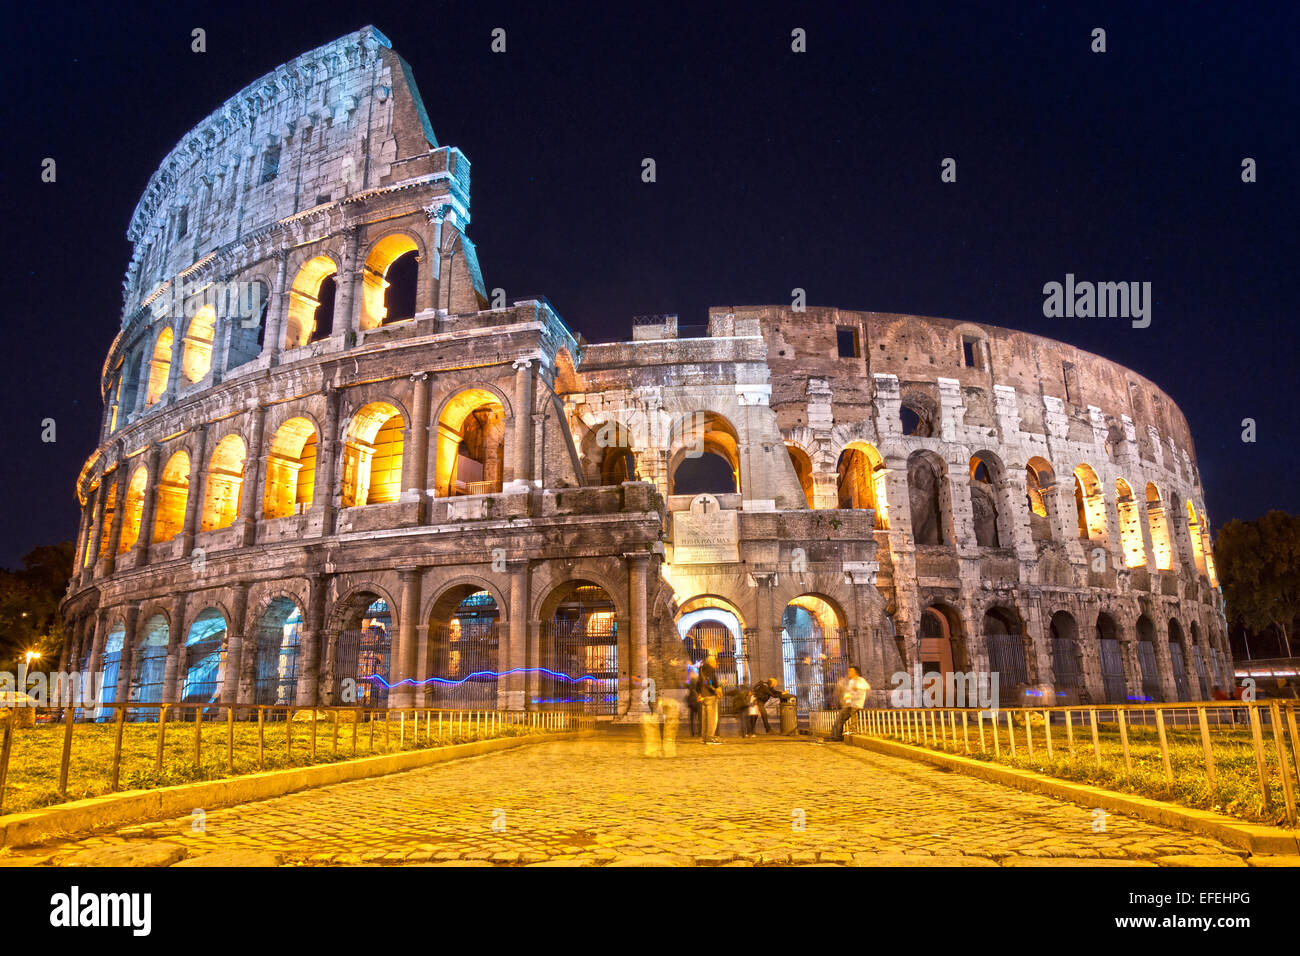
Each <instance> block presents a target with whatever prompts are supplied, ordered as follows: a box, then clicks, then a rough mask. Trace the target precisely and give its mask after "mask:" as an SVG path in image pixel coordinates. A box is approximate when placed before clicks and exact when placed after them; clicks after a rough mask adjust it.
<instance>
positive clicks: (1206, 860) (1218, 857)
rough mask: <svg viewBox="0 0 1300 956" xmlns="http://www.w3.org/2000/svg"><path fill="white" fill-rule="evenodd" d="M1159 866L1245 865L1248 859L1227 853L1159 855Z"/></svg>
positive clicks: (1156, 859) (1157, 860) (1157, 861)
mask: <svg viewBox="0 0 1300 956" xmlns="http://www.w3.org/2000/svg"><path fill="white" fill-rule="evenodd" d="M1155 862H1156V865H1158V866H1188V867H1199V866H1245V865H1246V861H1245V860H1243V859H1242V858H1241V857H1239V856H1230V855H1229V854H1227V853H1215V854H1205V853H1189V854H1186V855H1184V856H1158V857H1156V858H1155Z"/></svg>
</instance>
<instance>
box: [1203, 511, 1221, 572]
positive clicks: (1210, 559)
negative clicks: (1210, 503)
mask: <svg viewBox="0 0 1300 956" xmlns="http://www.w3.org/2000/svg"><path fill="white" fill-rule="evenodd" d="M1201 553H1202V554H1203V555H1204V556H1205V574H1206V576H1207V577H1209V579H1210V587H1212V588H1217V587H1218V586H1219V575H1218V572H1217V571H1216V570H1215V567H1214V548H1213V547H1212V545H1211V542H1210V522H1209V521H1207V520H1206V518H1205V512H1204V511H1202V512H1201Z"/></svg>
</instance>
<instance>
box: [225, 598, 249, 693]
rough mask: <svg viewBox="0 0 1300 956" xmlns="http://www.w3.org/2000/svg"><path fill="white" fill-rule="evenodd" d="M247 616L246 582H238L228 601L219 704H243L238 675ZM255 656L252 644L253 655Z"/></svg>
mask: <svg viewBox="0 0 1300 956" xmlns="http://www.w3.org/2000/svg"><path fill="white" fill-rule="evenodd" d="M247 614H248V582H247V581H240V582H239V583H238V584H236V585H235V589H234V594H233V595H232V596H231V600H230V620H229V621H227V622H226V648H225V651H226V654H225V660H224V661H223V662H222V665H221V702H222V703H223V704H244V703H248V701H247V700H246V699H245V698H244V696H243V695H242V694H243V688H242V687H241V685H240V674H241V672H242V666H241V665H242V664H243V658H244V618H245V617H246V616H247ZM256 655H257V648H256V644H254V648H253V655H252V656H254V657H255V656H256Z"/></svg>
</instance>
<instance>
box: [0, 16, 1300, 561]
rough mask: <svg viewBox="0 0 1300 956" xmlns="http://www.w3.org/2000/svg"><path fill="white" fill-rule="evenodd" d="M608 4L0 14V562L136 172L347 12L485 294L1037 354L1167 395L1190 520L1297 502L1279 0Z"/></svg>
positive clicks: (64, 454)
mask: <svg viewBox="0 0 1300 956" xmlns="http://www.w3.org/2000/svg"><path fill="white" fill-rule="evenodd" d="M608 6H617V7H618V8H620V10H621V9H622V8H624V7H626V8H627V12H611V11H610V10H590V11H584V10H581V9H580V8H576V6H575V9H574V12H572V13H564V12H563V9H564V8H563V7H562V6H561V5H557V4H551V3H530V4H520V5H517V6H508V5H501V4H487V3H482V4H479V3H475V4H455V5H446V4H439V3H419V4H413V3H402V4H393V5H388V4H378V3H371V4H359V3H349V4H340V3H328V2H317V3H312V4H310V5H309V6H305V7H303V8H301V9H298V8H295V7H294V6H293V5H292V4H288V3H274V4H270V3H265V2H263V3H256V4H241V3H222V4H204V5H201V6H197V7H192V8H190V7H187V6H186V5H184V4H167V5H166V6H159V7H158V9H157V10H156V11H153V10H148V9H147V8H142V9H140V10H129V11H128V10H121V11H117V10H113V11H109V10H94V11H93V12H91V11H89V10H87V9H75V8H64V9H57V8H56V7H55V6H54V5H51V4H35V3H28V4H23V5H21V6H20V7H16V8H10V10H9V11H8V13H7V15H6V24H5V29H4V31H3V40H2V41H0V42H2V43H3V57H2V58H0V70H2V71H3V75H4V92H5V95H4V97H3V106H2V107H0V109H3V122H4V126H3V128H4V130H5V132H6V134H7V136H6V139H7V142H8V146H7V148H6V149H5V150H3V154H2V156H0V163H2V164H3V170H4V179H3V182H4V193H5V199H6V202H5V207H6V208H5V210H4V214H3V217H2V218H0V222H3V226H0V228H3V229H4V232H5V235H4V243H3V248H4V250H5V257H4V265H5V269H4V273H3V276H4V289H5V291H6V297H7V300H8V302H9V308H8V317H7V318H8V322H7V328H6V330H5V339H4V348H3V354H2V355H0V370H2V374H0V402H3V408H4V409H5V411H6V414H5V416H4V419H3V421H4V433H3V434H4V448H3V452H4V454H3V455H0V488H2V489H3V490H4V495H3V498H0V565H5V566H11V567H12V566H17V564H18V563H19V561H20V559H21V557H22V555H23V554H24V553H26V552H27V551H29V550H30V549H31V548H33V547H35V546H37V545H41V544H47V543H53V542H55V541H58V540H61V539H64V538H71V537H73V536H74V535H75V533H76V529H77V521H78V517H79V515H78V508H77V503H76V499H75V492H74V487H73V486H74V481H75V478H76V475H77V473H78V471H79V469H80V467H81V465H82V463H83V462H84V460H85V458H86V457H87V456H88V455H89V453H90V452H91V451H92V450H93V448H94V447H95V442H96V435H97V431H98V427H99V423H100V418H101V414H102V406H101V400H100V397H99V393H98V375H99V371H100V367H101V365H102V363H103V360H104V356H105V354H106V352H107V350H108V347H109V345H110V343H111V342H112V340H113V337H114V335H115V334H116V333H117V330H118V328H119V324H120V321H121V305H122V299H121V282H122V276H123V273H124V272H125V269H126V265H127V263H128V261H129V258H130V253H131V250H130V246H129V244H128V243H127V241H126V238H125V232H126V227H127V221H128V219H129V217H130V215H131V212H132V210H133V209H134V208H135V204H136V202H137V200H138V199H139V197H140V193H141V191H142V190H143V189H144V186H145V184H146V183H147V181H148V179H149V177H150V175H151V174H152V173H153V172H154V170H155V168H156V167H157V165H158V163H159V162H160V161H161V160H162V158H163V157H164V156H165V155H166V153H167V152H168V151H169V150H170V149H171V148H172V147H173V146H174V145H175V144H176V142H177V141H178V140H179V139H180V137H181V136H182V135H184V134H185V133H186V131H188V130H189V129H190V128H191V127H193V126H194V125H195V124H197V123H198V122H199V121H200V120H201V119H202V118H203V117H204V116H206V115H207V114H208V113H209V112H211V111H212V110H213V109H215V108H216V107H218V106H219V105H220V104H221V103H222V102H223V101H224V100H225V99H227V98H228V97H229V96H231V95H233V94H234V93H236V92H237V91H239V90H240V89H241V88H243V87H244V86H245V85H247V84H248V83H250V82H252V81H253V80H255V79H257V78H258V77H260V76H262V75H263V74H265V73H266V72H268V71H269V70H271V69H272V68H274V67H275V66H277V65H279V64H281V63H283V62H285V61H287V60H289V59H291V58H293V57H294V56H296V55H298V54H300V53H302V52H305V51H306V50H308V49H310V48H312V47H314V46H317V45H319V44H321V43H324V42H327V41H329V40H331V39H334V38H336V37H337V36H340V35H342V34H344V33H347V32H349V31H352V30H355V29H357V28H358V27H360V26H362V25H364V24H366V23H373V24H374V25H375V26H376V27H378V28H379V29H380V30H381V31H383V32H384V33H385V34H386V35H387V36H388V37H389V38H390V39H391V40H392V42H393V47H394V49H395V50H397V51H398V52H399V53H400V54H401V55H402V56H404V57H405V58H406V59H407V61H408V62H409V63H410V64H411V66H412V68H413V70H414V73H415V78H416V80H417V82H418V84H419V86H420V89H421V92H422V93H423V96H424V100H425V103H426V105H427V107H428V111H429V117H430V120H431V121H432V123H433V128H434V131H435V133H436V135H437V137H438V140H439V143H440V144H442V145H454V146H458V147H460V148H461V149H462V150H464V152H465V154H466V155H467V156H468V157H469V158H470V160H471V161H472V162H473V164H474V166H473V169H474V172H473V176H474V186H473V197H472V200H473V208H472V212H473V223H472V225H471V228H470V235H471V236H472V237H473V238H474V240H475V241H476V242H477V244H478V249H479V258H480V261H481V263H482V265H483V272H484V278H485V280H486V282H487V285H488V287H489V288H493V287H497V286H500V287H502V288H504V289H505V290H506V292H507V295H508V297H509V298H510V299H512V300H513V299H518V298H523V297H526V296H528V295H534V294H544V295H546V296H547V297H548V298H549V299H550V301H551V302H552V303H553V304H554V305H555V307H556V309H557V310H558V311H559V312H560V314H561V315H562V316H563V317H564V318H565V320H566V321H567V322H568V323H569V325H570V326H571V327H572V328H573V329H575V330H576V331H578V332H581V333H582V334H583V335H585V336H586V337H587V338H588V339H589V340H592V341H608V340H611V339H618V338H628V337H630V335H631V329H630V324H631V318H632V316H634V315H641V314H648V313H660V312H676V313H678V314H679V315H680V316H681V319H680V321H681V322H682V323H683V324H687V323H702V322H704V321H706V310H707V309H708V307H709V306H710V305H746V304H750V305H752V304H766V303H772V304H777V303H784V304H788V303H789V302H790V290H791V289H793V288H795V287H801V288H804V289H806V290H807V295H808V302H809V304H810V305H825V306H840V307H843V308H852V309H867V310H879V311H887V312H908V313H915V314H919V315H937V316H944V317H948V318H953V319H961V320H969V321H973V322H980V323H989V324H993V325H1000V326H1004V327H1008V328H1014V329H1022V330H1025V331H1028V332H1034V333H1038V334H1042V335H1047V336H1051V337H1053V338H1057V339H1060V340H1062V341H1065V342H1069V343H1072V344H1074V345H1078V346H1080V347H1082V348H1085V349H1088V350H1090V351H1093V352H1097V353H1099V354H1101V355H1103V356H1106V357H1107V358H1110V359H1114V360H1116V361H1118V362H1120V363H1122V364H1124V365H1127V366H1129V367H1130V368H1132V369H1135V370H1136V371H1138V372H1141V373H1142V374H1144V375H1147V376H1148V377H1150V378H1151V379H1153V380H1154V381H1155V382H1157V383H1158V384H1160V385H1161V386H1162V387H1163V388H1164V389H1165V390H1166V391H1167V392H1169V394H1170V395H1172V396H1173V398H1174V399H1175V401H1177V403H1178V404H1179V406H1180V407H1181V408H1182V410H1183V411H1184V413H1185V414H1186V415H1187V418H1188V420H1189V421H1190V423H1191V428H1192V434H1193V436H1194V439H1195V442H1196V449H1197V453H1198V457H1199V463H1200V467H1201V471H1202V476H1203V479H1204V482H1205V486H1206V493H1207V502H1208V510H1209V515H1210V519H1211V522H1212V523H1213V524H1214V525H1215V526H1216V527H1217V526H1219V525H1221V524H1222V523H1223V522H1225V521H1227V520H1228V519H1230V518H1250V517H1254V516H1257V515H1259V514H1261V513H1263V512H1264V511H1267V510H1269V509H1271V508H1283V509H1286V510H1289V511H1292V512H1296V511H1300V482H1297V480H1296V475H1297V473H1300V453H1298V452H1297V448H1298V447H1300V413H1297V407H1296V406H1297V402H1296V398H1295V395H1296V393H1295V388H1296V386H1297V378H1298V376H1297V361H1296V354H1297V347H1296V342H1295V331H1294V329H1295V322H1296V292H1297V289H1296V282H1295V279H1296V277H1297V274H1300V270H1298V269H1297V262H1300V248H1298V246H1300V243H1297V238H1296V235H1297V232H1296V221H1297V202H1296V194H1297V180H1298V177H1300V164H1298V162H1297V156H1298V155H1300V134H1298V133H1297V117H1298V116H1300V109H1297V107H1298V106H1300V96H1298V95H1297V93H1298V89H1297V88H1298V86H1300V70H1298V69H1297V66H1298V64H1297V42H1298V41H1297V37H1298V36H1300V5H1297V4H1295V3H1279V4H1277V5H1272V6H1264V5H1260V6H1252V5H1249V4H1224V5H1223V7H1224V9H1223V10H1221V11H1206V10H1203V9H1201V8H1200V5H1195V6H1193V5H1186V4H1160V5H1155V6H1151V7H1150V8H1149V9H1148V5H1146V4H1133V3H1124V4H1116V5H1114V8H1113V9H1110V8H1106V7H1101V6H1093V5H1087V6H1083V5H1076V4H1068V5H1067V4H1053V5H1051V6H1047V5H1033V6H1028V5H1024V6H1021V5H1013V4H1008V3H998V4H993V5H990V6H988V7H981V8H978V9H976V8H973V7H972V5H970V4H961V5H960V6H959V8H958V9H957V10H944V9H928V8H926V7H925V5H924V4H921V3H917V2H911V3H903V4H897V5H883V4H878V3H871V4H858V5H854V6H859V7H861V8H862V9H861V11H860V12H858V13H851V12H845V11H841V10H837V9H835V8H834V7H835V6H840V5H838V4H837V5H834V6H832V5H829V4H828V5H826V6H825V7H823V8H818V9H800V8H798V7H796V6H795V5H788V4H778V5H770V7H769V5H766V4H761V3H746V4H736V5H734V6H733V7H731V8H729V9H728V8H725V7H724V6H722V5H712V4H691V5H681V6H671V5H665V4H662V3H658V2H655V3H637V4H635V5H633V4H624V3H618V4H610V5H608ZM843 6H848V5H847V4H844V5H843ZM954 6H957V5H954ZM195 27H202V28H204V29H206V31H207V52H206V53H203V54H196V53H192V52H191V51H190V42H191V40H190V31H191V30H192V29H194V28H195ZM495 27H502V28H504V29H505V30H506V33H507V52H506V53H505V54H493V53H492V52H491V50H490V42H491V32H492V30H493V28H495ZM796 27H800V28H803V29H804V30H806V32H807V46H808V52H807V53H803V54H797V53H793V52H792V51H791V49H790V44H791V31H792V30H793V29H794V28H796ZM1095 27H1103V28H1104V29H1105V30H1106V42H1107V52H1106V53H1104V54H1094V53H1092V52H1090V49H1089V47H1090V43H1091V32H1092V30H1093V28H1095ZM47 156H49V157H53V158H55V159H56V161H57V163H58V181H57V182H56V183H54V184H44V183H42V182H41V181H40V172H41V162H42V160H43V159H44V158H45V157H47ZM645 157H653V158H654V159H655V161H656V163H657V173H658V181H657V182H656V183H653V184H646V183H643V182H642V181H641V175H640V174H641V161H642V159H643V158H645ZM944 157H953V158H955V159H956V160H957V163H958V181H957V183H955V184H944V183H941V182H940V177H939V172H940V161H941V160H942V159H943V158H944ZM1244 157H1252V158H1254V159H1255V160H1256V161H1257V163H1258V182H1256V183H1253V184H1244V183H1243V182H1242V181H1241V162H1242V159H1243V158H1244ZM1067 272H1072V273H1074V274H1075V275H1076V276H1077V277H1079V278H1080V279H1090V280H1094V281H1105V280H1110V281H1121V280H1123V281H1149V282H1151V283H1152V286H1153V292H1154V299H1155V302H1154V309H1153V321H1152V324H1151V326H1150V327H1149V328H1146V329H1134V328H1132V327H1131V324H1130V323H1129V322H1128V321H1127V320H1123V319H1066V318H1061V319H1047V318H1044V317H1043V314H1042V304H1043V293H1042V288H1043V284H1044V283H1045V282H1049V281H1058V282H1059V281H1063V280H1064V277H1065V274H1066V273H1067ZM1288 283H1289V284H1288ZM1247 417H1249V418H1254V419H1255V420H1256V421H1257V423H1258V441H1257V443H1255V444H1244V443H1243V442H1242V440H1241V431H1242V426H1241V422H1242V419H1243V418H1247ZM45 418H53V419H55V421H56V423H57V441H56V442H54V443H53V444H48V443H43V442H42V441H41V431H42V426H41V421H42V419H45Z"/></svg>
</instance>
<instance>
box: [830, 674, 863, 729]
mask: <svg viewBox="0 0 1300 956" xmlns="http://www.w3.org/2000/svg"><path fill="white" fill-rule="evenodd" d="M869 690H871V685H870V684H868V683H867V680H866V678H865V677H863V676H862V673H861V671H859V670H858V666H857V665H856V664H850V665H849V676H848V677H847V678H845V680H844V689H843V691H842V692H841V694H840V715H839V717H837V718H836V719H835V730H834V732H833V733H832V734H831V740H843V739H844V725H845V723H847V722H848V720H849V718H850V717H852V716H853V715H854V714H856V713H857V712H858V711H860V710H861V709H862V708H863V707H865V706H867V692H868V691H869Z"/></svg>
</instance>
